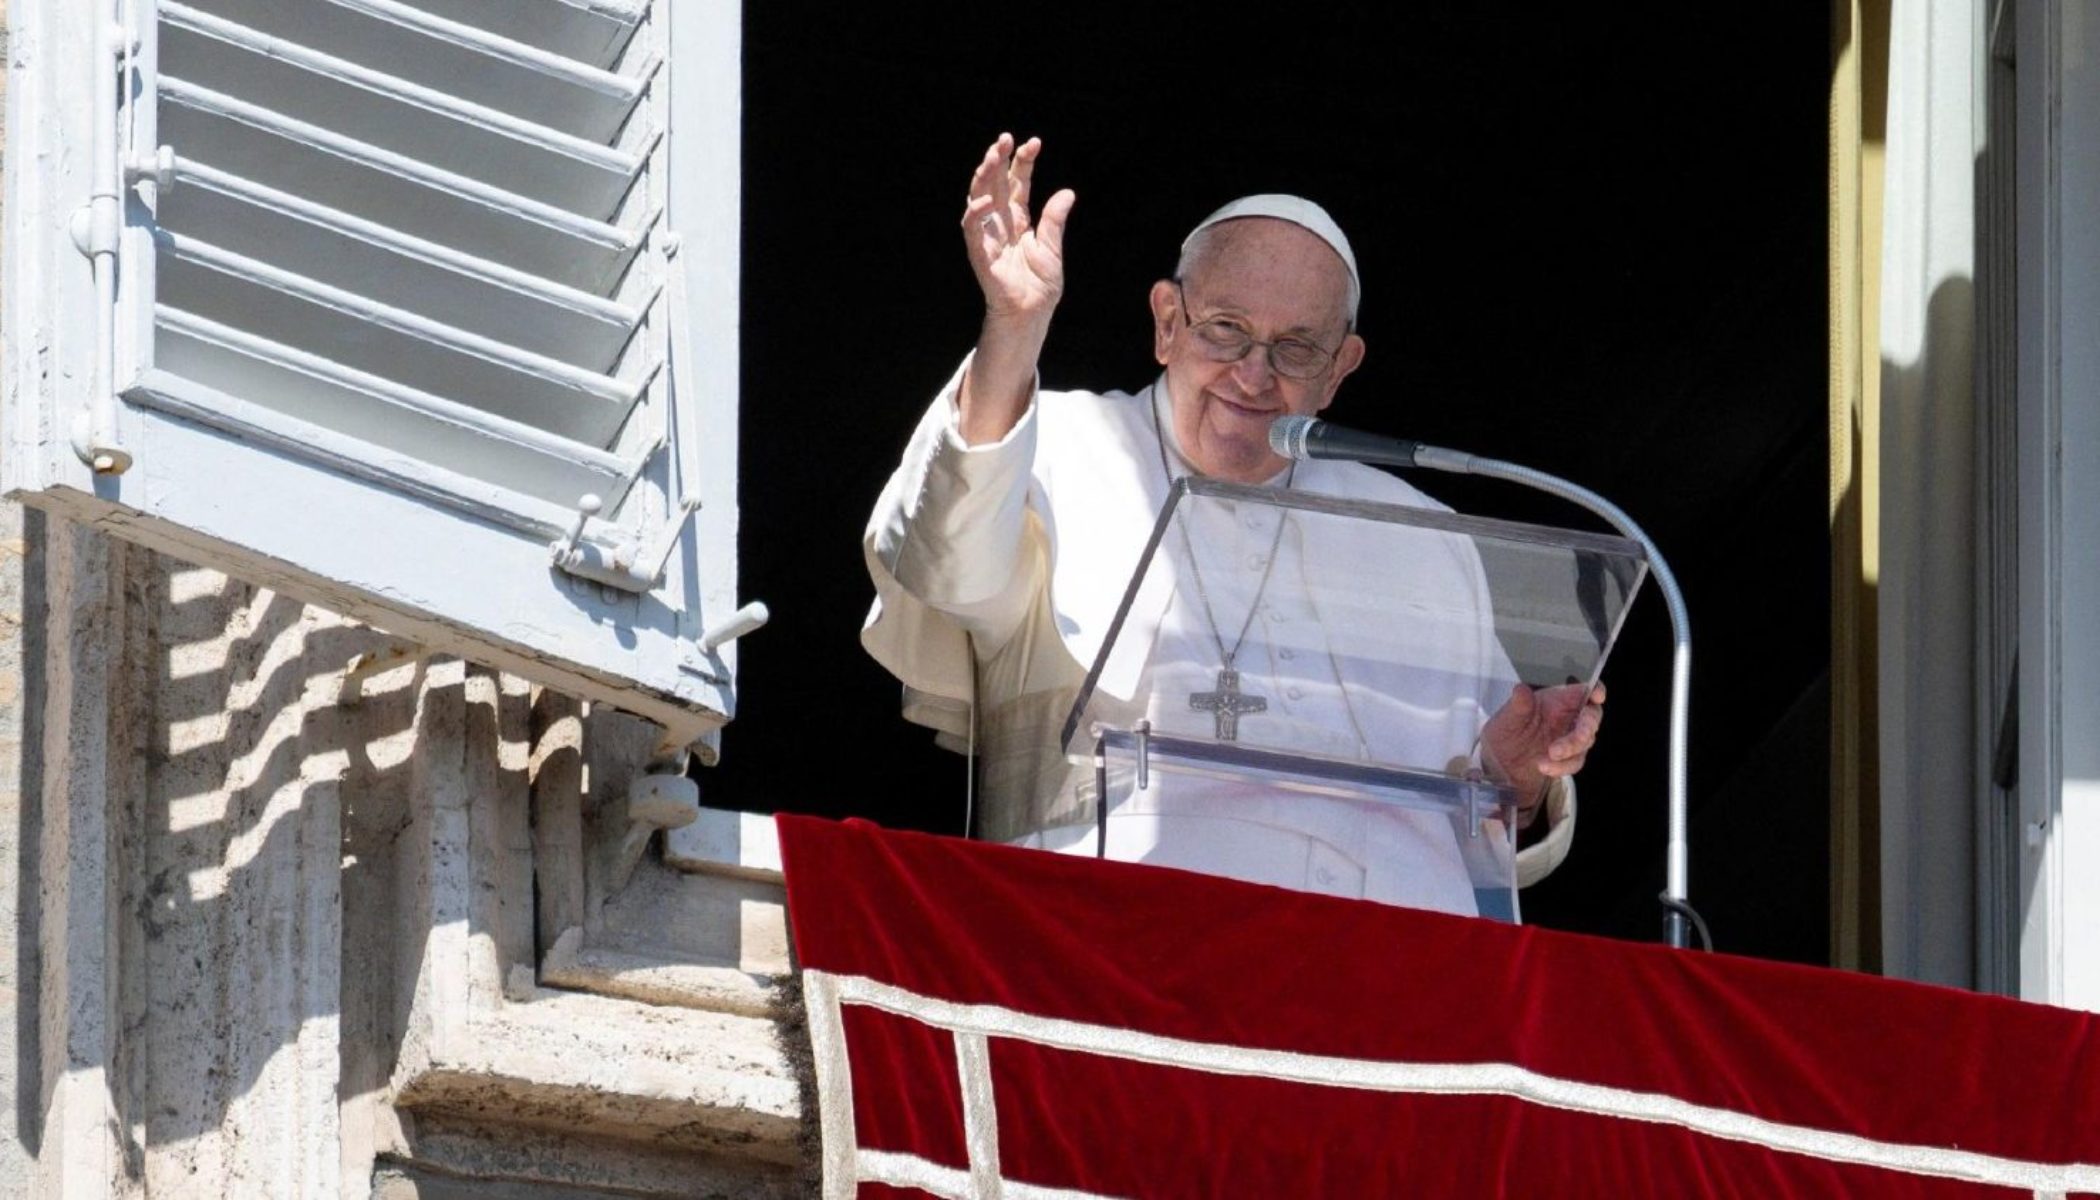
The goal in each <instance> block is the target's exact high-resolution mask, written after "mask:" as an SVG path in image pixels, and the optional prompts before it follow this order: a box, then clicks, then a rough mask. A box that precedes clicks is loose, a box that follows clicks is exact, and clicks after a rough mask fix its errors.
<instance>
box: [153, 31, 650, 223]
mask: <svg viewBox="0 0 2100 1200" xmlns="http://www.w3.org/2000/svg"><path fill="white" fill-rule="evenodd" d="M160 57H161V71H162V72H163V77H164V78H167V79H172V80H177V81H180V80H195V81H204V80H210V81H212V85H213V87H214V88H215V89H216V90H220V91H224V92H225V93H227V94H228V95H232V96H235V97H237V98H239V99H241V100H245V101H247V102H249V103H251V104H254V105H257V106H258V107H261V108H265V109H268V110H270V111H272V112H275V113H278V114H281V115H282V116H284V117H286V118H288V119H290V120H294V121H306V122H310V123H315V124H321V123H325V124H326V125H327V127H328V128H329V129H330V130H332V131H334V132H335V133H337V134H338V135H340V136H343V137H348V138H352V139H355V140H357V141H360V142H363V143H365V144H366V145H370V146H374V147H377V148H379V149H382V150H386V151H390V152H392V153H395V154H399V155H402V156H404V157H407V158H410V159H414V160H416V161H419V162H425V163H432V164H443V165H445V166H446V167H447V169H450V170H454V171H456V172H458V173H459V174H463V175H466V176H468V177H470V178H473V179H477V180H480V181H481V182H483V183H485V184H488V185H489V186H492V187H496V188H500V189H502V190H503V191H506V192H512V193H515V194H517V195H521V196H527V197H530V198H532V199H535V200H539V201H541V202H543V203H547V204H551V205H554V206H555V207H558V208H562V209H566V210H567V211H569V212H573V213H578V214H580V215H583V216H586V217H593V218H599V219H603V218H605V217H608V216H610V215H612V214H613V213H614V212H616V211H617V209H618V207H619V204H620V201H621V200H622V199H623V198H624V197H625V196H626V194H627V190H628V188H629V187H630V186H631V185H632V184H633V182H634V178H635V176H636V175H637V174H638V173H639V172H640V170H641V168H642V164H643V158H642V155H640V154H636V153H629V152H624V151H620V150H614V149H610V148H607V147H605V146H602V145H598V144H597V143H594V142H590V141H586V140H584V139H581V138H576V137H572V136H570V135H568V134H564V133H560V132H558V131H556V130H553V129H548V128H546V127H544V126H538V125H535V124H533V123H531V122H529V121H525V120H521V119H519V118H516V117H513V116H510V115H508V114H505V113H502V112H499V111H495V110H492V109H487V108H484V107H482V106H480V105H475V104H470V103H467V102H466V101H463V100H459V99H457V98H455V97H452V96H448V95H445V94H444V93H441V92H436V91H433V90H431V89H428V88H423V87H420V86H418V85H415V84H410V83H406V82H403V81H401V80H399V79H396V78H394V77H392V76H389V75H385V74H383V73H380V72H377V71H373V70H371V69H369V68H365V67H360V66H357V65H355V64H353V63H349V62H346V61H344V60H342V59H338V58H334V57H332V56H329V55H325V54H321V53H319V52H317V51H312V50H308V49H306V48H304V47H302V46H298V45H296V44H293V43H289V42H285V41H283V40H282V39H278V38H273V37H270V36H268V35H265V34H260V33H256V32H255V31H253V30H249V29H245V28H243V27H241V26H238V25H232V24H230V23H228V22H225V21H221V20H219V19H218V18H215V17H211V16H208V15H206V14H203V13H199V12H196V11H194V10H190V9H187V8H185V7H184V6H182V5H178V4H172V3H171V4H167V5H166V6H165V7H164V9H163V13H162V27H161V44H160Z"/></svg>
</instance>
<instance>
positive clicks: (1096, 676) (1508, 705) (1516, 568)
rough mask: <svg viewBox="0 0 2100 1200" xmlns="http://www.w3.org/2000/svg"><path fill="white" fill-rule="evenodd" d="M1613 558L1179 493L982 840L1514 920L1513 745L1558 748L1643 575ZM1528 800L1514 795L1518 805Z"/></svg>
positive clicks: (1506, 534)
mask: <svg viewBox="0 0 2100 1200" xmlns="http://www.w3.org/2000/svg"><path fill="white" fill-rule="evenodd" d="M1646 573H1647V564H1646V560H1645V558H1644V556H1643V555H1642V552H1641V550H1640V548H1639V546H1638V545H1637V544H1635V543H1633V542H1630V541H1627V540H1625V539H1623V538H1617V537H1611V536H1606V535H1601V534H1591V533H1583V532H1576V531H1570V530H1561V529H1549V528H1545V527H1541V526H1533V525H1523V524H1516V523H1512V522H1506V521H1494V520H1488V519H1484V518H1477V517H1463V516H1458V515H1455V514H1451V513H1446V512H1440V511H1436V510H1431V509H1423V508H1414V507H1409V506H1405V505H1399V504H1381V503H1371V502H1365V501H1355V500H1342V499H1337V498H1333V497H1328V496H1321V495H1316V494H1312V493H1308V492H1302V491H1295V490H1278V489H1269V488H1257V487H1245V486H1240V485H1235V484H1227V483H1219V482H1215V481H1210V480H1202V479H1184V480H1181V481H1179V482H1177V483H1176V484H1175V485H1174V487H1173V488H1172V489H1171V491H1170V492H1169V495H1168V498H1167V501H1166V504H1165V506H1164V507H1163V508H1162V510H1161V512H1160V514H1159V517H1158V520H1157V521H1156V523H1155V525H1154V528H1153V531H1152V536H1151V539H1150V541H1149V542H1148V544H1147V546H1146V549H1145V551H1144V553H1143V555H1142V556H1141V558H1140V560H1139V562H1138V563H1137V566H1136V570H1135V572H1134V573H1133V575H1132V577H1131V578H1130V580H1129V581H1128V584H1127V586H1126V587H1125V589H1124V593H1123V599H1122V603H1121V606H1120V608H1119V610H1118V612H1117V614H1116V617H1115V619H1114V622H1113V624H1112V625H1111V626H1110V628H1109V630H1108V633H1107V635H1106V637H1105V639H1104V643H1103V645H1102V648H1101V650H1100V652H1099V654H1098V655H1097V656H1096V657H1095V659H1094V661H1093V662H1092V663H1091V664H1090V667H1089V670H1088V673H1087V675H1086V678H1085V680H1084V682H1083V683H1082V684H1081V686H1080V687H1079V689H1078V692H1077V694H1076V695H1075V696H1073V698H1072V702H1071V705H1070V708H1069V710H1068V711H1067V713H1066V715H1065V718H1064V721H1063V724H1062V728H1061V729H1060V730H1059V731H1058V734H1057V738H1058V746H1057V751H1058V752H1059V753H1061V755H1062V764H1063V775H1062V779H1061V782H1060V784H1059V786H1058V787H1057V788H1056V789H1055V790H1054V792H1053V791H1052V790H1050V789H1047V788H1045V789H1038V790H1037V791H1036V792H1034V793H1033V794H1032V795H1028V796H1024V797H1020V798H1019V799H1017V800H1016V799H1011V798H1009V799H1006V800H1005V802H1004V803H1001V804H999V805H997V806H995V807H994V808H993V809H991V810H988V811H984V812H982V813H980V821H979V828H980V832H981V833H982V834H983V835H984V836H988V837H993V838H996V839H998V840H1002V841H1017V842H1022V843H1024V844H1031V845H1040V846H1043V847H1045V848H1049V849H1058V850H1065V851H1072V852H1081V853H1096V854H1102V855H1104V856H1107V857H1112V858H1119V859H1127V860H1130V861H1141V862H1150V863H1156V864H1160V865H1166V866H1176V867H1182V868H1185V869H1191V870H1200V871H1208V872H1211V873H1215V874H1222V875H1231V876H1234V877H1237V878H1245V879H1251V880H1254V881H1256V882H1264V883H1272V884H1276V885H1278V886H1283V887H1291V888H1296V889H1299V890H1306V891H1318V892H1329V893H1332V894H1336V895H1353V896H1359V897H1362V898H1366V899H1373V900H1380V901H1384V902H1387V903H1396V904H1409V905H1414V906H1419V907H1427V908H1436V909H1442V910H1445V911H1453V912H1480V913H1484V914H1489V915H1500V916H1513V915H1514V913H1515V909H1516V906H1515V901H1514V888H1515V865H1514V863H1515V829H1514V824H1515V822H1514V820H1513V817H1514V813H1515V809H1516V807H1517V806H1518V805H1519V804H1521V803H1525V802H1527V801H1528V800H1529V799H1530V798H1531V797H1529V796H1526V795H1519V794H1518V792H1517V790H1516V789H1515V788H1514V787H1513V786H1511V784H1510V779H1511V773H1510V772H1511V769H1512V767H1513V765H1517V766H1520V765H1521V762H1520V763H1519V764H1507V763H1504V762H1502V761H1500V759H1501V758H1503V757H1512V756H1514V757H1517V758H1519V759H1520V760H1521V759H1522V758H1523V757H1526V755H1525V754H1522V753H1520V752H1519V748H1520V747H1527V748H1532V749H1530V751H1529V752H1530V753H1533V754H1535V753H1537V752H1539V751H1541V750H1542V749H1543V747H1544V745H1545V744H1546V743H1547V742H1549V741H1551V740H1552V739H1553V738H1555V737H1558V736H1560V735H1561V734H1564V733H1566V732H1567V731H1568V729H1569V728H1570V727H1571V726H1572V723H1573V721H1574V719H1575V716H1576V715H1577V714H1578V713H1579V711H1580V708H1581V700H1582V698H1583V697H1584V696H1586V695H1587V694H1588V693H1589V690H1590V689H1591V687H1593V686H1594V684H1595V683H1596V681H1597V678H1598V675H1599V673H1600V672H1601V671H1602V669H1603V666H1604V662H1605V660H1606V658H1607V657H1608V656H1609V654H1610V652H1611V648H1612V644H1613V642H1614V640H1615V639H1616V637H1617V636H1618V632H1619V629H1620V626H1621V624H1622V622H1623V620H1624V618H1625V615H1626V612H1627V609H1628V608H1629V606H1630V605H1631V603H1632V600H1633V597H1634V594H1635V593H1636V592H1637V591H1638V589H1639V587H1640V584H1641V581H1642V580H1643V579H1644V578H1645V577H1646ZM1527 790H1528V789H1527Z"/></svg>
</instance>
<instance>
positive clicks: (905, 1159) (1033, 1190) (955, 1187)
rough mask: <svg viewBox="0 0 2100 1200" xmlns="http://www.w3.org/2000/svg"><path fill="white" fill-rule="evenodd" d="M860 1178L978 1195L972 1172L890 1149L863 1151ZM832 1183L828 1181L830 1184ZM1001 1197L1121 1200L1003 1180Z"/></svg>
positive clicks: (962, 1199)
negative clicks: (974, 1188)
mask: <svg viewBox="0 0 2100 1200" xmlns="http://www.w3.org/2000/svg"><path fill="white" fill-rule="evenodd" d="M858 1161H859V1168H860V1178H861V1179H863V1180H866V1181H867V1182H869V1183H886V1184H889V1185H890V1186H891V1187H910V1188H918V1189H919V1190H920V1191H923V1192H931V1193H933V1194H934V1195H936V1196H940V1197H942V1198H943V1200H973V1197H975V1196H976V1195H977V1194H978V1193H976V1192H974V1191H972V1190H971V1188H972V1187H973V1186H974V1185H973V1182H972V1178H971V1174H970V1172H967V1171H960V1170H957V1169H956V1168H954V1167H944V1166H942V1165H940V1164H939V1163H936V1162H929V1161H927V1160H926V1159H923V1158H920V1157H919V1156H917V1155H915V1154H896V1153H893V1152H891V1151H888V1150H863V1151H861V1152H860V1154H859V1159H858ZM829 1182H830V1181H829V1180H826V1183H827V1185H828V1184H829ZM999 1186H1000V1187H1001V1188H1002V1189H1004V1190H1003V1191H1002V1192H1001V1194H1002V1195H1003V1196H1005V1197H1006V1200H1119V1198H1118V1197H1115V1196H1103V1195H1100V1194H1098V1193H1095V1192H1075V1191H1073V1190H1072V1189H1070V1188H1054V1187H1041V1186H1039V1185H1037V1184H1033V1183H1015V1182H1013V1181H1012V1180H1010V1179H1008V1180H1001V1181H1000V1184H999Z"/></svg>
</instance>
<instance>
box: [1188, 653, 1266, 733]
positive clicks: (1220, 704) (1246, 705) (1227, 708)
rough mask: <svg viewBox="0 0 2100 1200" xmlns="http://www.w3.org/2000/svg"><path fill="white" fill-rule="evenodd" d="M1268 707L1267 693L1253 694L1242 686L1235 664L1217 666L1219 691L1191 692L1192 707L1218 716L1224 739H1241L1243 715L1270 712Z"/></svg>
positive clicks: (1218, 730)
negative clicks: (1264, 694)
mask: <svg viewBox="0 0 2100 1200" xmlns="http://www.w3.org/2000/svg"><path fill="white" fill-rule="evenodd" d="M1268 708H1269V701H1268V698H1267V697H1266V696H1252V695H1248V694H1247V693H1245V692H1242V691H1241V690H1240V673H1239V671H1238V670H1236V669H1235V668H1232V667H1220V668H1218V687H1217V690H1216V691H1210V692H1190V693H1189V709H1190V710H1191V711H1193V712H1207V713H1210V714H1211V715H1212V716H1213V717H1214V718H1215V719H1216V720H1217V738H1218V740H1219V741H1221V742H1236V741H1239V740H1240V717H1241V716H1243V715H1247V714H1252V713H1258V712H1267V711H1268Z"/></svg>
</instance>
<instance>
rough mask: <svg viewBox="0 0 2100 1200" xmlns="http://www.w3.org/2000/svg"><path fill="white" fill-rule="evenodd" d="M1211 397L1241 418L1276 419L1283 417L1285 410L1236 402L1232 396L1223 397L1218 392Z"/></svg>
mask: <svg viewBox="0 0 2100 1200" xmlns="http://www.w3.org/2000/svg"><path fill="white" fill-rule="evenodd" d="M1210 397H1211V399H1213V400H1216V401H1217V402H1218V403H1219V404H1222V405H1224V406H1225V407H1226V408H1228V409H1230V410H1231V411H1233V412H1236V413H1239V414H1240V415H1241V416H1245V417H1266V418H1270V419H1274V418H1276V417H1280V416H1282V415H1283V409H1282V408H1280V407H1275V406H1271V405H1266V404H1250V403H1247V402H1245V401H1241V400H1234V399H1233V398H1232V397H1230V396H1221V395H1219V394H1218V393H1216V392H1212V393H1211V394H1210Z"/></svg>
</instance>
